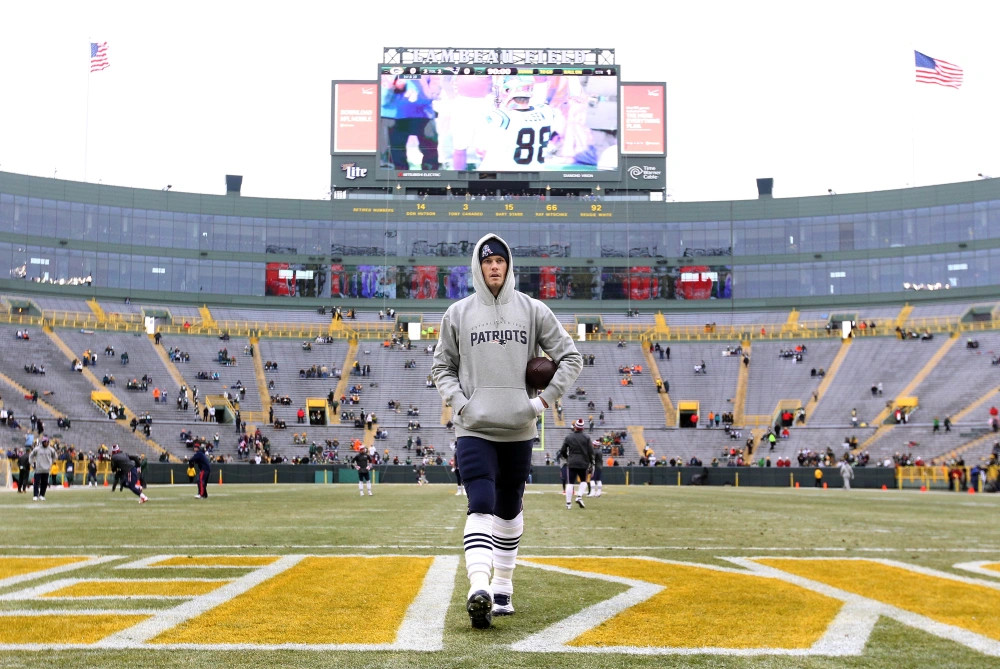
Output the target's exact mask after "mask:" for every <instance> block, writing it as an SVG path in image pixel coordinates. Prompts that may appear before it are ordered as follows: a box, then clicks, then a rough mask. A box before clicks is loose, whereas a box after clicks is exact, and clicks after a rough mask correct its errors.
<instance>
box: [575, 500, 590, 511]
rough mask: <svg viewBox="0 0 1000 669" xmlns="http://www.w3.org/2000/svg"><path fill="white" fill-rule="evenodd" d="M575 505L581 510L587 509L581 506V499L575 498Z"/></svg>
mask: <svg viewBox="0 0 1000 669" xmlns="http://www.w3.org/2000/svg"><path fill="white" fill-rule="evenodd" d="M576 505H577V506H578V507H580V508H581V509H586V508H587V507H586V506H584V504H583V499H581V498H579V497H577V498H576Z"/></svg>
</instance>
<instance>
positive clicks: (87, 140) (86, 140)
mask: <svg viewBox="0 0 1000 669" xmlns="http://www.w3.org/2000/svg"><path fill="white" fill-rule="evenodd" d="M90 44H91V42H90V40H87V46H90ZM91 75H92V72H90V63H89V61H88V63H87V112H86V116H85V120H84V130H83V181H84V183H86V181H87V152H88V151H89V150H90V77H91Z"/></svg>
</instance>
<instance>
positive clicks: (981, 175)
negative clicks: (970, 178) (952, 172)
mask: <svg viewBox="0 0 1000 669" xmlns="http://www.w3.org/2000/svg"><path fill="white" fill-rule="evenodd" d="M978 176H979V178H980V179H992V178H993V177H991V176H990V175H989V174H983V173H982V172H980V173H979V175H978Z"/></svg>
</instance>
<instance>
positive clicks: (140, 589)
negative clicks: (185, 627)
mask: <svg viewBox="0 0 1000 669" xmlns="http://www.w3.org/2000/svg"><path fill="white" fill-rule="evenodd" d="M229 582H230V581H228V580H224V581H185V580H170V581H138V580H136V581H132V580H121V581H81V582H79V583H74V584H73V585H68V586H66V587H65V588H60V589H59V590H53V591H52V592H47V593H45V594H44V595H42V596H43V597H148V596H151V595H152V596H160V597H196V596H198V595H204V594H205V593H206V592H212V591H213V590H215V589H216V588H219V587H221V586H223V585H225V584H226V583H229Z"/></svg>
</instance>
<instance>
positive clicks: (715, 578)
mask: <svg viewBox="0 0 1000 669" xmlns="http://www.w3.org/2000/svg"><path fill="white" fill-rule="evenodd" d="M525 561H526V562H535V563H539V564H547V565H553V566H557V567H562V568H564V569H569V570H573V571H577V572H586V573H593V574H604V575H607V576H618V577H623V578H628V579H634V580H637V581H645V582H647V583H654V584H657V585H662V586H665V587H666V589H665V590H664V591H663V592H661V593H659V594H657V595H654V596H653V597H651V598H649V599H647V600H646V601H644V602H641V603H639V604H637V605H635V606H632V607H630V608H628V609H627V610H625V611H623V612H622V613H621V614H619V615H617V616H615V617H613V618H611V619H610V620H607V621H605V622H604V623H602V624H601V625H599V626H597V627H595V628H594V629H591V630H588V631H587V632H584V633H583V634H581V635H580V636H578V637H577V638H576V639H574V640H573V641H571V642H570V643H569V645H571V646H598V647H599V646H635V647H659V648H663V647H672V648H702V647H721V648H745V649H750V648H786V649H792V648H808V647H810V646H812V645H813V644H814V643H815V642H816V641H817V640H819V639H820V637H822V636H823V634H824V633H825V632H826V630H827V628H828V626H829V625H830V623H831V622H832V621H833V619H834V618H835V617H836V616H837V613H838V612H839V611H840V609H841V606H842V603H841V602H839V601H837V600H835V599H831V598H829V597H826V596H825V595H821V594H817V593H815V592H809V591H808V590H804V589H802V588H800V587H798V586H795V585H792V584H789V583H784V582H782V581H778V580H775V579H770V578H764V577H761V576H756V575H753V574H740V573H734V572H730V571H721V570H718V569H709V568H705V567H701V566H698V565H680V564H676V563H664V562H659V561H656V560H645V559H641V558H544V559H535V558H527V559H525Z"/></svg>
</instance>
